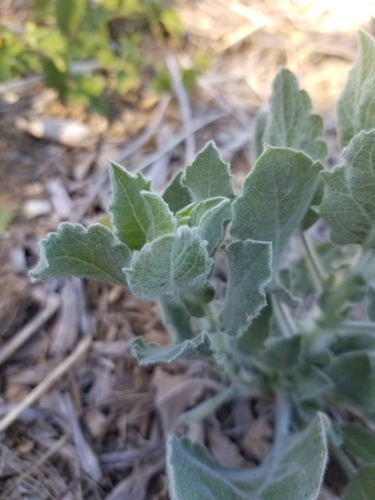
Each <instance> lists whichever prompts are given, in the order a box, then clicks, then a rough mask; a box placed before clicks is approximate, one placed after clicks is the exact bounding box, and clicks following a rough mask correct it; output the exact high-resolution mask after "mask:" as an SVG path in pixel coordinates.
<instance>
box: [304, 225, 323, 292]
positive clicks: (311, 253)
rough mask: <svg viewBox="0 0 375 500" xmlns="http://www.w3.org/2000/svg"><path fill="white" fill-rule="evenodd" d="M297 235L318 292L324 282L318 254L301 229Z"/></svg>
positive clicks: (320, 290)
mask: <svg viewBox="0 0 375 500" xmlns="http://www.w3.org/2000/svg"><path fill="white" fill-rule="evenodd" d="M299 235H300V238H301V240H302V244H303V248H304V249H305V252H306V258H307V262H308V266H309V268H310V272H311V275H312V278H313V280H314V283H315V286H316V289H317V291H318V292H319V293H320V292H322V291H323V288H324V283H325V277H324V271H323V269H322V266H321V264H320V262H319V259H318V256H317V255H316V252H315V249H314V247H313V246H312V245H311V244H310V242H309V240H308V239H307V238H306V236H305V233H304V232H303V231H302V230H301V229H300V230H299Z"/></svg>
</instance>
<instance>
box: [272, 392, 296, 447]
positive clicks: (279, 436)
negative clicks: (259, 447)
mask: <svg viewBox="0 0 375 500" xmlns="http://www.w3.org/2000/svg"><path fill="white" fill-rule="evenodd" d="M291 410H292V408H291V404H290V400H289V399H288V398H287V397H286V396H285V395H284V394H282V393H281V392H277V393H276V409H275V417H276V418H275V438H274V447H275V449H276V450H277V451H279V449H280V448H281V447H282V443H283V438H284V437H285V436H286V435H288V433H289V425H290V419H291Z"/></svg>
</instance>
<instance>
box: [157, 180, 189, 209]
mask: <svg viewBox="0 0 375 500" xmlns="http://www.w3.org/2000/svg"><path fill="white" fill-rule="evenodd" d="M182 176H183V172H182V170H181V171H180V172H177V174H176V175H175V176H174V177H173V179H172V181H171V183H170V184H169V186H167V187H166V189H165V191H164V193H163V200H164V201H165V202H166V203H167V204H168V206H169V208H170V209H171V210H172V212H173V213H174V214H175V213H177V212H178V211H179V210H181V209H182V208H184V207H186V206H187V205H190V203H191V202H192V201H193V198H192V197H191V195H190V193H189V190H188V189H187V188H186V187H184V186H183V185H182V184H181V178H182Z"/></svg>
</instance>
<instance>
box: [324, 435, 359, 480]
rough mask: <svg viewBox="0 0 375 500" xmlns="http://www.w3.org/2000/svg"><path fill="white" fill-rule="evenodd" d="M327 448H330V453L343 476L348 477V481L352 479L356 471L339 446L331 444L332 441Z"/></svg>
mask: <svg viewBox="0 0 375 500" xmlns="http://www.w3.org/2000/svg"><path fill="white" fill-rule="evenodd" d="M329 447H330V449H331V451H332V453H333V454H334V455H335V458H336V460H337V461H338V462H339V463H340V465H341V467H342V469H343V470H344V472H345V474H346V475H347V476H348V479H349V480H351V479H353V477H354V476H355V474H356V472H357V470H356V468H355V467H354V465H353V464H352V463H351V461H350V460H349V458H348V456H347V455H346V454H345V452H344V451H343V450H342V449H341V448H340V446H337V444H335V443H333V442H332V440H331V442H330V444H329Z"/></svg>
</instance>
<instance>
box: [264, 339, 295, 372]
mask: <svg viewBox="0 0 375 500" xmlns="http://www.w3.org/2000/svg"><path fill="white" fill-rule="evenodd" d="M300 350H301V335H293V336H292V337H288V338H272V339H269V340H268V342H266V348H265V350H264V352H263V353H262V355H261V358H262V360H263V361H264V362H265V363H267V364H268V365H270V366H272V367H275V368H278V369H280V370H287V369H288V368H291V367H292V366H294V365H296V364H297V363H298V358H299V354H300Z"/></svg>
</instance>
